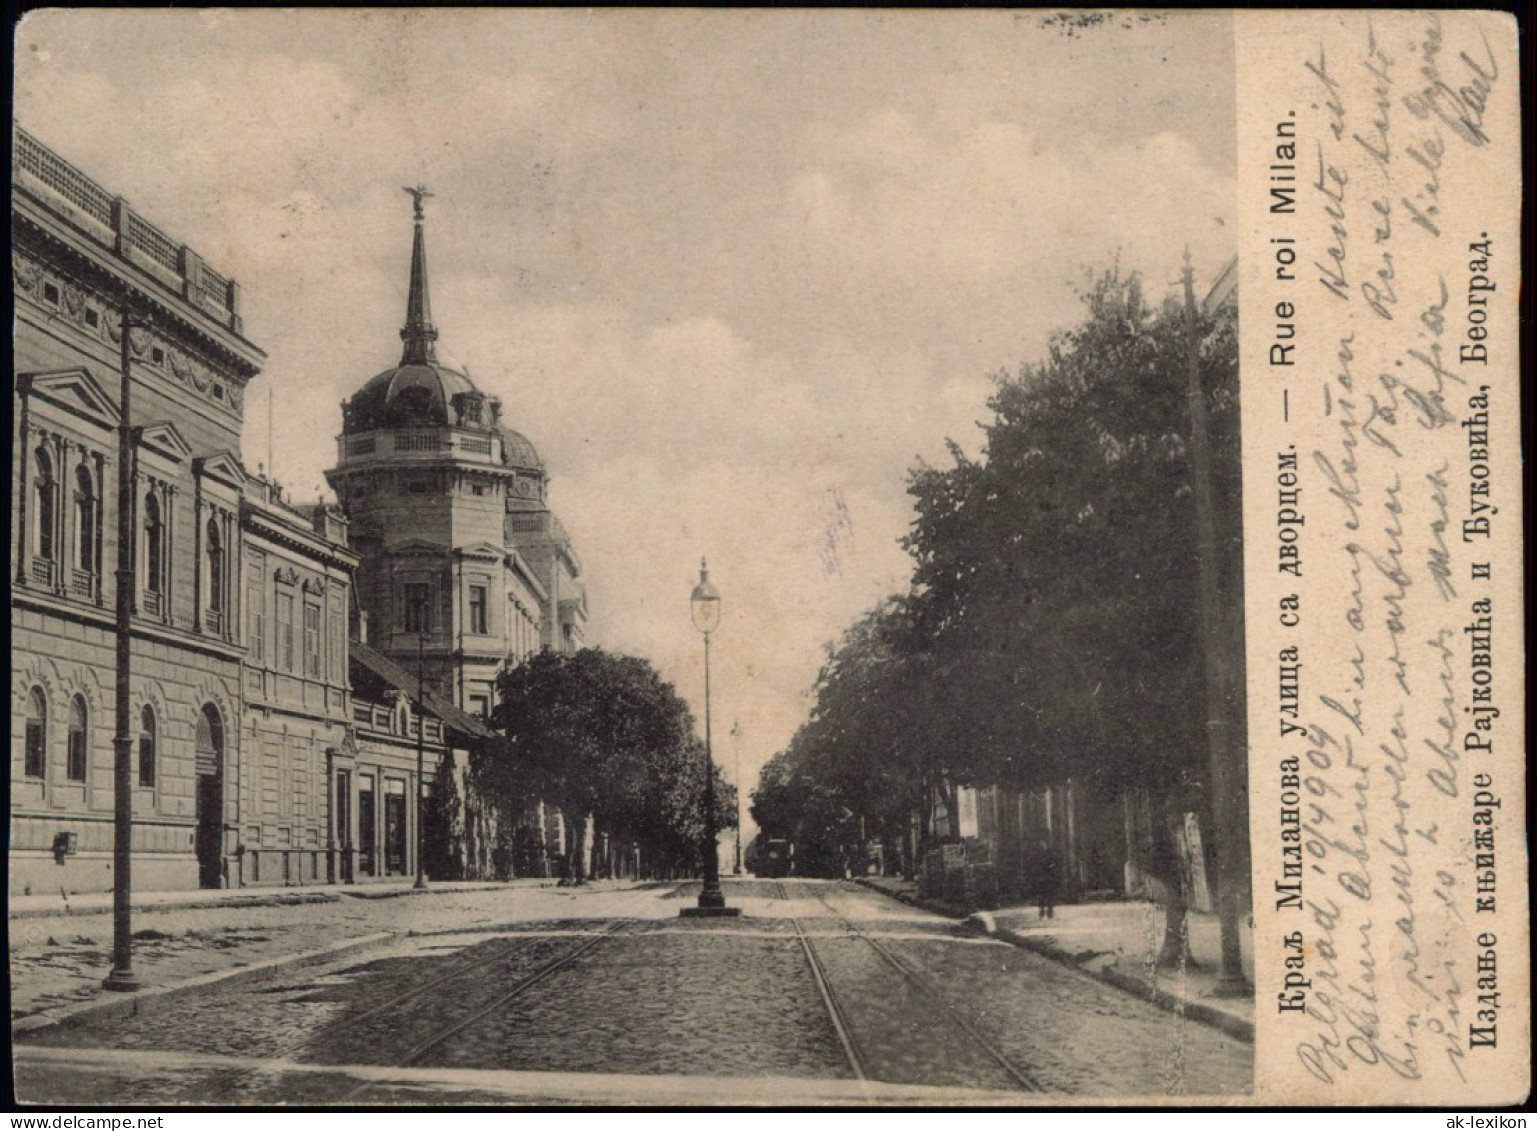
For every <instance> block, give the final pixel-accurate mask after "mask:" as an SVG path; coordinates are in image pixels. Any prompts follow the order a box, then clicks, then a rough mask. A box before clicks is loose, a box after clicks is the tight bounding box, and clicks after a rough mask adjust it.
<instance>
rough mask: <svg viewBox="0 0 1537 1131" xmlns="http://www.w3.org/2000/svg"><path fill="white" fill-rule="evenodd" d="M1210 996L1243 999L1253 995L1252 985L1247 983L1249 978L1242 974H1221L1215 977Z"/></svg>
mask: <svg viewBox="0 0 1537 1131" xmlns="http://www.w3.org/2000/svg"><path fill="white" fill-rule="evenodd" d="M1211 996H1212V997H1215V998H1226V999H1229V1000H1232V999H1240V1000H1241V999H1243V998H1250V997H1253V996H1254V987H1253V986H1251V985H1250V984H1249V979H1247V978H1245V977H1244V976H1243V975H1242V974H1221V975H1219V976H1218V978H1217V984H1216V985H1215V986H1213V987H1212V991H1211Z"/></svg>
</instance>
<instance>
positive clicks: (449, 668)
mask: <svg viewBox="0 0 1537 1131" xmlns="http://www.w3.org/2000/svg"><path fill="white" fill-rule="evenodd" d="M415 195H416V202H415V203H416V207H415V216H414V229H413V240H412V247H411V268H410V280H409V286H408V294H407V300H406V316H405V323H404V325H403V326H402V328H401V331H400V338H401V342H402V347H403V348H402V350H401V356H400V361H399V363H398V364H396V365H393V366H391V367H390V368H388V369H385V370H384V371H383V372H381V373H379V374H377V375H375V376H374V377H373V378H371V379H370V380H368V381H367V382H366V383H365V384H364V385H363V386H362V388H360V389H359V390H358V392H357V393H356V394H354V395H353V396H352V397H351V398H350V399H349V400H347V401H345V402H344V403H343V405H342V432H341V435H340V436H339V437H338V441H337V463H336V466H335V467H333V468H332V469H330V470H329V471H327V472H326V478H327V480H328V481H329V482H330V484H331V487H332V488H333V489H334V490H335V492H336V496H337V498H338V499H339V500H340V503H341V506H342V508H343V510H344V511H345V512H346V515H347V518H348V521H349V523H350V533H351V544H352V546H353V548H354V549H355V550H356V551H357V553H358V554H359V556H360V558H361V561H362V564H361V567H360V569H359V571H358V575H357V601H358V607H359V610H360V617H359V621H360V630H359V631H360V634H362V635H366V638H367V640H368V643H369V645H370V647H371V648H372V649H376V650H377V653H378V654H379V655H381V656H383V657H384V658H385V659H387V660H388V661H390V662H391V663H392V664H394V665H397V666H398V668H399V670H402V671H410V672H414V671H416V669H417V666H418V665H420V666H421V668H422V669H423V672H424V675H425V684H426V687H427V690H428V692H429V694H430V696H433V697H436V699H437V700H438V701H439V702H441V703H442V704H443V705H445V706H446V707H448V708H453V709H455V710H458V711H462V712H465V713H466V714H468V715H470V716H474V717H481V718H484V717H486V716H488V715H489V714H490V712H491V709H492V707H493V706H494V702H495V688H496V679H497V676H499V675H500V674H501V673H502V672H503V671H505V670H506V669H507V668H509V667H513V666H516V665H517V664H518V663H519V662H520V661H522V660H523V659H524V658H525V657H527V656H528V655H530V654H531V653H533V652H535V651H538V650H539V649H541V648H553V649H557V650H562V651H575V650H576V649H579V648H581V647H582V646H583V644H584V642H585V632H586V623H587V603H586V595H585V591H584V588H583V584H582V571H581V563H580V560H579V559H578V557H577V555H576V552H575V550H574V549H573V547H572V544H571V539H570V538H569V536H568V535H567V534H566V531H565V529H564V528H563V527H562V526H561V524H560V521H559V519H558V518H557V517H556V516H555V514H554V513H553V512H552V511H551V509H550V507H549V502H548V498H547V491H548V485H549V477H548V474H547V473H546V470H545V466H544V463H543V461H542V460H541V459H540V458H539V454H538V452H537V451H536V450H535V449H534V446H533V444H532V443H530V442H529V441H528V439H527V438H526V437H524V436H522V435H521V434H519V433H518V432H516V431H514V430H513V429H512V428H511V427H509V426H508V424H507V423H506V422H505V421H504V419H503V409H502V403H501V401H500V400H499V399H498V398H496V397H490V396H487V395H486V394H485V393H483V392H481V390H480V389H478V388H477V387H476V386H475V383H474V382H473V381H472V380H471V379H470V378H469V376H468V375H467V374H465V373H463V372H461V371H459V370H457V369H454V368H453V367H451V366H449V365H447V364H445V363H443V362H442V361H440V360H439V359H438V356H437V338H438V331H437V329H436V328H435V327H434V326H433V323H432V307H431V299H430V291H429V286H428V272H427V250H426V237H425V232H424V222H423V214H422V196H423V195H425V194H424V193H423V192H421V191H416V192H415ZM464 764H465V763H464V762H463V761H460V762H459V763H458V765H459V766H460V767H463V766H464ZM482 800H483V799H482ZM470 804H471V806H472V807H473V806H474V804H475V799H473V798H472V799H471V801H470ZM576 819H578V820H580V819H581V818H576ZM515 821H516V824H517V831H516V833H515V834H513V840H514V842H515V845H514V847H513V849H512V854H513V862H512V864H511V867H512V868H513V870H515V871H517V872H520V873H525V874H526V873H528V872H531V871H532V872H536V873H543V872H545V871H547V870H549V869H550V868H551V863H550V861H551V860H556V861H558V860H560V859H561V858H562V857H563V856H564V854H565V853H566V852H567V851H568V850H569V848H570V845H571V843H572V832H573V829H572V827H571V826H572V823H573V821H572V819H571V818H569V816H568V815H566V814H561V813H558V812H554V811H550V810H548V809H547V808H546V807H545V806H544V805H542V804H539V803H534V802H531V803H530V808H529V810H528V811H527V812H526V813H523V814H520V815H518V817H517V818H515ZM587 831H588V832H589V833H590V832H591V829H590V828H588V829H587ZM502 835H507V834H506V833H505V832H493V831H491V830H485V831H484V832H483V835H482V837H481V843H484V842H485V840H486V839H487V838H488V837H492V836H502ZM593 841H594V838H593V837H592V836H590V835H589V836H588V837H587V838H586V839H585V843H587V844H589V845H591V844H592V843H593ZM470 867H471V870H472V871H473V870H475V867H476V865H475V863H474V862H473V861H472V862H470Z"/></svg>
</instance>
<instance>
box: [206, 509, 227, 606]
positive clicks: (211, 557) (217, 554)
mask: <svg viewBox="0 0 1537 1131" xmlns="http://www.w3.org/2000/svg"><path fill="white" fill-rule="evenodd" d="M208 611H209V612H211V613H216V614H222V613H223V612H224V540H223V539H222V538H220V537H219V523H218V520H217V519H212V518H211V519H209V520H208Z"/></svg>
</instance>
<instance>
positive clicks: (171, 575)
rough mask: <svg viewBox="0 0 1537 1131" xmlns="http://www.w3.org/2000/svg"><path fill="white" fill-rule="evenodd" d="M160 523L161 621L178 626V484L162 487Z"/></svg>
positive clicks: (168, 484) (167, 484)
mask: <svg viewBox="0 0 1537 1131" xmlns="http://www.w3.org/2000/svg"><path fill="white" fill-rule="evenodd" d="M161 502H162V504H163V505H162V506H161V508H160V521H161V522H163V523H164V524H165V530H164V531H162V533H161V535H160V537H161V550H160V583H161V588H162V589H163V590H164V592H163V593H161V595H160V619H161V620H163V621H165V623H166V624H169V625H173V626H174V625H175V624H176V611H175V610H176V596H175V595H176V567H175V562H176V551H175V549H174V547H175V546H176V484H174V483H166V484H164V485H163V487H162V498H161Z"/></svg>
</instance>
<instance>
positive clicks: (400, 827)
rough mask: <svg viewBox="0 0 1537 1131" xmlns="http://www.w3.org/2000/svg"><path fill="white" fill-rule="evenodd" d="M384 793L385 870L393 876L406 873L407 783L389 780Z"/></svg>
mask: <svg viewBox="0 0 1537 1131" xmlns="http://www.w3.org/2000/svg"><path fill="white" fill-rule="evenodd" d="M385 787H386V789H387V790H388V791H389V792H387V793H386V794H385V795H384V870H385V871H386V872H388V873H389V874H390V875H392V876H403V875H405V873H406V783H405V782H403V781H389V782H386V783H385Z"/></svg>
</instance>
